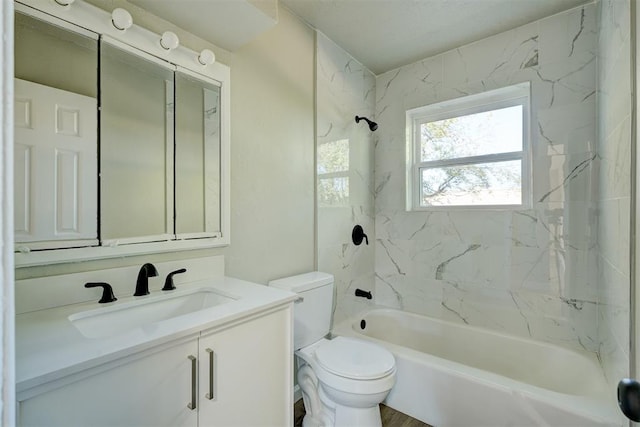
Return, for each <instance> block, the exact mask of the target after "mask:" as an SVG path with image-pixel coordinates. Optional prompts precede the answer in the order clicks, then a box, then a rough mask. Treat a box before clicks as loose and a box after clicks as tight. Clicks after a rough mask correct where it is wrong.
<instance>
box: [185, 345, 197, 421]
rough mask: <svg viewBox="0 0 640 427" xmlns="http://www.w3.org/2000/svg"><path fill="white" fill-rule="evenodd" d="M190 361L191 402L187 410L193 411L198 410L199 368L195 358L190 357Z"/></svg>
mask: <svg viewBox="0 0 640 427" xmlns="http://www.w3.org/2000/svg"><path fill="white" fill-rule="evenodd" d="M188 359H189V360H191V402H190V403H189V404H188V405H187V408H189V409H191V410H192V411H193V410H194V409H196V397H197V396H196V393H197V392H196V374H197V372H196V371H197V369H198V367H197V366H196V365H197V361H196V358H195V357H193V356H189V357H188Z"/></svg>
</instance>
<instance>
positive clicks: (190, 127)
mask: <svg viewBox="0 0 640 427" xmlns="http://www.w3.org/2000/svg"><path fill="white" fill-rule="evenodd" d="M175 85H176V103H175V120H176V123H175V128H176V133H175V135H176V156H175V171H176V175H175V177H176V178H175V180H176V181H175V189H176V197H175V212H176V216H175V220H176V225H175V226H176V235H177V237H178V238H194V237H211V236H219V235H220V233H221V223H220V86H219V84H216V83H215V82H214V81H204V80H203V79H202V78H201V77H200V76H195V75H193V74H190V73H188V72H187V70H180V71H178V72H176V74H175Z"/></svg>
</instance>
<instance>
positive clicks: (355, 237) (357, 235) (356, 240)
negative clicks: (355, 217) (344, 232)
mask: <svg viewBox="0 0 640 427" xmlns="http://www.w3.org/2000/svg"><path fill="white" fill-rule="evenodd" d="M351 240H352V241H353V244H354V245H356V246H359V245H361V244H362V240H364V241H365V243H366V244H367V245H368V244H369V238H368V237H367V235H366V234H364V230H363V229H362V226H361V225H356V226H355V227H353V231H352V232H351Z"/></svg>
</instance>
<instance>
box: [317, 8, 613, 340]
mask: <svg viewBox="0 0 640 427" xmlns="http://www.w3.org/2000/svg"><path fill="white" fill-rule="evenodd" d="M597 21H598V9H597V5H596V4H594V3H591V4H587V5H584V6H583V7H579V8H575V9H572V10H569V11H567V12H564V13H561V14H558V15H554V16H551V17H548V18H545V19H542V20H540V21H536V22H532V23H530V24H527V25H523V26H521V27H518V28H516V29H514V30H511V31H507V32H505V33H501V34H498V35H496V36H493V37H490V38H487V39H483V40H480V41H477V42H474V43H472V44H469V45H465V46H462V47H460V48H458V49H455V50H451V51H448V52H445V53H442V54H440V55H437V56H433V57H430V58H426V59H424V60H422V61H419V62H416V63H413V64H410V65H407V66H404V67H401V68H399V69H396V70H392V71H390V72H387V73H384V74H381V75H379V76H377V78H376V120H377V122H378V123H379V125H380V126H379V130H378V131H377V132H376V133H375V144H376V145H375V182H374V194H375V230H376V240H375V302H376V304H380V305H385V306H391V307H397V308H400V309H403V310H407V311H411V312H417V313H422V314H427V315H429V316H435V317H439V318H444V319H449V320H453V321H456V322H462V323H466V324H470V325H477V326H484V327H490V328H492V329H496V330H500V331H504V332H507V333H512V334H518V335H522V336H526V337H533V338H536V339H541V340H545V341H550V342H556V343H560V344H562V345H565V346H569V347H575V348H580V349H586V350H589V351H597V350H598V349H599V339H598V334H597V327H596V325H597V316H598V301H599V293H598V275H597V262H596V261H597V260H598V251H597V238H598V229H597V223H598V221H597V212H598V196H597V194H598V193H597V188H598V184H599V183H598V180H597V176H598V175H597V172H598V170H599V166H600V165H599V163H600V162H599V158H598V151H597V148H596V146H597V143H596V141H597V140H596V138H597V134H596V113H597V108H596V105H597V104H596V87H597V86H596V85H597V60H596V55H597V45H598V36H597V34H598V32H597V26H598V22H597ZM526 81H528V82H530V84H531V102H532V121H531V123H532V129H531V131H532V132H531V134H532V141H531V146H532V161H533V168H532V170H533V176H534V179H533V207H532V208H531V209H526V210H504V211H469V210H467V211H465V210H450V211H447V212H445V211H431V212H407V211H406V210H405V112H406V110H408V109H411V108H416V107H420V106H423V105H428V104H432V103H435V102H439V101H443V100H447V99H452V98H456V97H460V96H464V95H468V94H474V93H478V92H483V91H486V90H491V89H495V88H500V87H504V86H508V85H511V84H515V83H520V82H526ZM318 132H319V133H322V132H323V131H322V130H321V129H319V130H318Z"/></svg>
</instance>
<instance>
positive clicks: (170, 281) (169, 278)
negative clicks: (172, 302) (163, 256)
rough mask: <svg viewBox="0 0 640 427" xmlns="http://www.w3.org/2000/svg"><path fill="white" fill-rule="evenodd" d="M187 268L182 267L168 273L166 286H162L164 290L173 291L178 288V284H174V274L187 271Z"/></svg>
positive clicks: (165, 281)
mask: <svg viewBox="0 0 640 427" xmlns="http://www.w3.org/2000/svg"><path fill="white" fill-rule="evenodd" d="M186 272H187V269H186V268H181V269H180V270H176V271H172V272H171V273H169V274H167V278H166V279H165V280H164V286H163V287H162V290H163V291H172V290H174V289H175V288H176V285H174V284H173V276H175V275H176V274H181V273H186Z"/></svg>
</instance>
